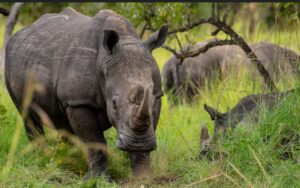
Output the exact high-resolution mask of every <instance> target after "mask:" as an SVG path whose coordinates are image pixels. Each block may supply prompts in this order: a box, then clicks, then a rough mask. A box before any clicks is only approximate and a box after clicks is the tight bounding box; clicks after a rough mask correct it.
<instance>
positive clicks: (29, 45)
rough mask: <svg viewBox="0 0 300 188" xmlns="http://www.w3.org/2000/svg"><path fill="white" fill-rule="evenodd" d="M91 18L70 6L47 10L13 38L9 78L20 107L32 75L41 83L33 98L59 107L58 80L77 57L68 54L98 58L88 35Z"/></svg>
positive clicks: (7, 67) (49, 106)
mask: <svg viewBox="0 0 300 188" xmlns="http://www.w3.org/2000/svg"><path fill="white" fill-rule="evenodd" d="M90 20H91V18H90V17H87V16H84V15H82V14H80V13H78V12H76V11H74V10H73V9H71V8H68V9H66V10H64V11H63V12H61V13H59V14H45V15H44V16H42V17H41V18H40V19H38V20H37V21H36V22H34V23H33V24H32V25H30V26H28V27H26V28H24V29H22V30H20V31H19V32H17V33H16V34H15V35H14V36H13V37H12V38H11V39H10V40H9V42H8V44H7V46H6V55H5V82H6V86H7V89H8V91H9V93H10V95H11V97H12V99H13V101H14V103H15V104H16V106H17V108H20V106H21V103H22V100H23V95H24V88H25V87H26V86H25V85H26V83H27V82H28V80H29V77H30V78H32V79H31V81H32V82H34V83H36V84H37V86H40V87H37V90H39V91H37V92H36V93H35V95H34V98H33V102H36V103H38V104H39V105H40V106H41V107H42V108H44V109H48V110H50V111H57V108H58V105H57V99H56V89H57V84H58V81H59V79H61V78H62V75H64V74H67V73H65V72H64V71H63V69H65V67H66V66H67V65H64V64H68V63H69V64H70V67H72V62H70V60H72V61H74V60H75V59H74V58H71V59H70V58H69V59H68V57H69V56H70V57H74V56H76V57H79V56H83V57H85V56H86V57H87V58H90V57H93V58H94V59H95V58H96V55H95V53H96V52H95V50H94V49H92V47H91V46H90V45H89V42H90V41H89V40H86V38H88V37H87V36H86V35H84V33H86V30H87V29H88V28H91V26H90V24H89V23H90ZM78 36H81V37H78ZM90 40H91V39H90ZM92 44H95V42H93V43H92ZM93 48H94V47H93ZM90 59H91V58H90ZM90 61H92V60H90ZM73 64H74V63H73ZM50 113H51V112H50Z"/></svg>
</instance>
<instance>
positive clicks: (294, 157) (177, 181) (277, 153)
mask: <svg viewBox="0 0 300 188" xmlns="http://www.w3.org/2000/svg"><path fill="white" fill-rule="evenodd" d="M3 28H4V27H3V24H0V35H1V36H3ZM20 28H21V27H20ZM235 29H237V31H238V32H241V30H242V27H241V22H238V24H236V25H235ZM211 31H213V29H212V27H209V26H206V27H201V30H200V31H199V32H194V33H193V34H194V35H193V37H194V38H196V39H197V40H198V41H201V40H204V39H207V38H210V37H209V33H210V32H211ZM257 33H258V34H257V36H256V37H255V38H254V41H261V40H268V41H270V42H274V43H279V44H280V45H284V46H287V47H290V48H292V49H294V50H296V51H298V52H299V47H298V46H299V44H300V43H299V42H298V40H297V31H296V30H293V31H285V32H283V31H282V32H278V31H276V30H272V31H267V30H266V29H264V28H261V29H260V31H259V32H257ZM220 37H224V35H222V34H220ZM1 40H2V38H1V37H0V44H1ZM170 55H171V54H170V53H169V52H167V51H166V50H164V49H157V50H155V51H154V56H155V59H156V60H157V62H158V64H159V67H160V68H161V69H162V67H163V65H164V63H165V62H166V60H167V59H168V58H169V57H170ZM238 78H239V79H233V77H229V78H228V79H226V80H224V81H223V82H222V83H221V84H219V85H216V86H215V88H214V89H213V90H207V91H205V92H204V93H203V94H202V95H201V97H199V99H198V100H196V101H195V103H193V104H191V105H188V104H185V103H184V104H182V105H180V106H177V107H173V108H169V104H168V101H167V97H166V95H165V96H164V97H163V99H162V100H163V101H162V110H161V116H160V120H159V124H158V128H157V143H158V148H157V149H156V150H155V151H154V152H152V154H151V159H152V166H153V171H154V173H153V177H151V178H149V179H147V180H145V181H144V182H134V181H132V179H133V178H132V177H131V171H130V166H129V160H128V157H127V155H126V153H124V152H121V151H119V150H118V149H116V146H115V134H116V133H115V130H114V129H110V130H109V131H107V132H106V133H105V136H106V138H107V141H108V145H109V148H110V150H109V151H110V152H109V153H110V158H109V166H108V174H110V175H112V176H113V178H114V179H115V180H116V183H113V184H111V183H107V182H105V180H104V179H103V178H99V179H97V180H91V181H88V182H82V181H81V178H82V176H83V174H84V171H85V168H86V162H85V156H84V155H83V154H82V152H81V149H80V147H79V146H77V145H75V146H71V145H69V144H68V143H65V142H63V141H61V140H60V139H59V137H58V136H57V135H56V134H55V132H54V131H52V130H50V129H49V130H48V131H47V137H46V140H45V141H44V142H41V143H40V144H39V145H38V146H35V145H33V144H30V143H29V142H28V140H27V138H26V136H25V131H24V128H23V125H22V121H21V119H20V117H19V115H18V113H17V111H16V109H15V107H14V105H13V103H12V102H11V100H10V97H9V96H8V94H7V92H6V89H5V87H4V85H3V84H0V103H1V104H2V105H3V106H5V108H6V110H7V111H6V112H5V113H4V112H2V113H1V111H0V121H1V123H0V187H95V186H96V187H120V186H128V187H133V185H134V186H135V187H140V186H141V183H142V184H145V185H150V187H184V186H190V187H299V185H300V168H299V165H300V152H299V150H300V149H299V147H300V146H299V145H300V144H299V141H298V142H297V141H293V142H292V141H291V142H289V143H288V144H286V145H282V144H281V141H282V139H283V138H284V137H286V136H288V137H289V138H293V135H299V134H300V114H299V112H300V109H299V107H300V105H299V103H300V95H299V94H295V95H292V96H290V97H289V98H288V99H287V100H286V101H285V102H284V103H283V104H282V105H281V106H279V108H277V109H275V110H274V111H272V112H267V113H262V114H261V117H260V121H259V122H258V123H257V124H254V125H253V128H252V129H251V131H249V130H248V129H244V128H242V127H239V128H237V129H236V130H235V131H234V132H233V133H231V134H229V135H228V138H227V139H224V138H223V139H221V140H220V144H219V145H218V150H220V151H222V152H224V153H226V155H227V157H224V158H222V159H219V160H213V161H210V160H207V159H203V160H196V157H197V156H198V153H199V140H200V138H199V133H200V128H201V125H202V124H207V125H208V128H209V132H210V133H211V134H212V133H213V122H212V121H211V120H210V118H209V115H208V114H207V113H206V112H205V111H204V109H203V104H204V103H207V104H209V105H211V106H213V107H218V109H219V110H220V111H221V112H224V111H226V110H227V108H232V107H233V106H234V105H235V104H236V103H237V101H238V100H239V99H240V98H241V97H243V96H245V95H247V94H250V93H260V92H263V91H264V89H263V88H262V85H261V84H259V83H256V84H254V83H252V82H250V81H249V80H248V79H246V78H245V75H244V74H243V73H240V75H238ZM296 85H297V82H295V81H292V82H291V83H289V84H288V83H280V84H279V85H278V87H279V88H280V90H286V89H290V88H293V87H296ZM298 85H299V84H298ZM266 138H267V139H266ZM286 152H289V153H290V155H291V156H290V158H288V159H286V160H283V159H281V156H282V154H284V153H286ZM163 180H165V182H164V181H163Z"/></svg>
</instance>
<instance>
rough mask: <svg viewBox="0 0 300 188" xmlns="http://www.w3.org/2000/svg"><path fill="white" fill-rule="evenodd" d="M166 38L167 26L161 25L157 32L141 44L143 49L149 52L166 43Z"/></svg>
mask: <svg viewBox="0 0 300 188" xmlns="http://www.w3.org/2000/svg"><path fill="white" fill-rule="evenodd" d="M167 36H168V25H163V26H162V27H161V28H160V29H159V30H158V31H156V32H155V33H154V34H153V35H151V36H150V37H149V38H148V39H147V40H146V41H144V42H143V44H144V46H145V48H147V49H148V50H149V51H150V52H152V50H154V49H155V48H158V47H160V46H161V45H163V43H164V42H165V41H166V39H167Z"/></svg>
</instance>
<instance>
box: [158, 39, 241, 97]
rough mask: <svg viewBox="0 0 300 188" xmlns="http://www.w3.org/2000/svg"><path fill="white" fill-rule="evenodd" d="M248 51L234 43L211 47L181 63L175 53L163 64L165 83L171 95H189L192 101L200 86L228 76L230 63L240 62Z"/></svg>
mask: <svg viewBox="0 0 300 188" xmlns="http://www.w3.org/2000/svg"><path fill="white" fill-rule="evenodd" d="M207 42H209V41H205V42H201V43H197V44H196V45H195V46H194V47H196V48H197V47H201V46H203V45H205V44H206V43H207ZM244 56H245V53H244V52H243V51H242V50H241V49H240V47H238V46H235V45H224V46H216V47H213V48H210V49H209V50H207V51H206V52H205V53H201V54H199V55H198V56H196V57H191V58H186V59H185V60H184V61H183V62H182V64H181V65H179V60H178V59H177V58H176V57H175V56H173V57H171V58H170V59H169V60H168V61H167V62H166V64H165V65H164V67H163V71H162V77H163V87H164V91H165V92H168V94H169V95H168V97H170V96H172V97H173V96H180V97H186V99H188V101H192V99H193V97H194V96H195V95H196V94H197V93H199V90H203V89H205V88H208V87H210V85H211V84H212V83H215V82H217V81H219V80H220V79H221V77H224V76H226V74H225V72H229V71H228V69H229V68H230V67H229V66H228V63H225V62H226V61H230V62H235V63H238V62H241V60H240V59H245V57H244Z"/></svg>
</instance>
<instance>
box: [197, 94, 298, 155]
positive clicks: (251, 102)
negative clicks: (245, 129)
mask: <svg viewBox="0 0 300 188" xmlns="http://www.w3.org/2000/svg"><path fill="white" fill-rule="evenodd" d="M292 92H294V89H292V90H288V91H286V92H274V93H265V94H252V95H248V96H246V97H243V98H242V99H240V100H239V102H238V103H237V104H236V105H235V106H234V107H233V108H232V109H231V110H229V111H228V112H226V113H221V112H218V111H217V110H215V109H213V108H212V107H210V106H208V105H206V104H204V109H205V110H206V111H207V112H208V114H209V115H210V117H211V119H212V120H213V121H214V136H215V135H217V134H218V133H219V132H220V131H224V133H226V130H227V129H228V128H229V127H231V128H233V129H234V128H235V127H236V126H237V125H242V126H249V124H250V123H255V122H257V121H258V118H259V108H260V107H262V105H263V106H264V107H265V108H266V109H268V110H270V109H272V108H274V107H275V106H276V105H278V104H279V102H280V101H282V99H283V98H285V97H286V96H288V95H290V94H291V93H292ZM202 135H204V136H202ZM202 137H203V138H202ZM213 139H216V138H214V137H212V138H211V137H209V136H208V130H207V128H206V127H205V126H203V127H202V129H201V144H200V145H201V153H203V154H205V153H207V151H208V150H209V149H210V143H211V141H212V140H213Z"/></svg>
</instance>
